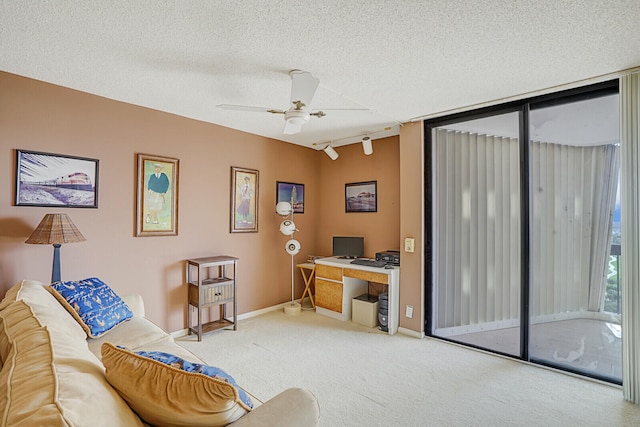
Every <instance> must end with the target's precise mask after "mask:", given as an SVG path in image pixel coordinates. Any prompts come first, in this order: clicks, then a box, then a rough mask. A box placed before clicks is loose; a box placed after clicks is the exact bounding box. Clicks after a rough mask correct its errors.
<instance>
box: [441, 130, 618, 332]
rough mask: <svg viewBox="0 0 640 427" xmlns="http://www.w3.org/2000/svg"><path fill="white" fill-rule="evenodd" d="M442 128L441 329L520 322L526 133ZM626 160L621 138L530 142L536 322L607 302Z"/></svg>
mask: <svg viewBox="0 0 640 427" xmlns="http://www.w3.org/2000/svg"><path fill="white" fill-rule="evenodd" d="M435 133H436V134H435V138H434V153H433V155H434V167H433V174H434V176H433V178H434V183H435V185H434V200H433V202H434V203H433V209H434V211H433V215H434V222H433V224H434V230H433V236H434V255H435V257H434V264H433V265H434V298H435V301H436V305H435V307H434V326H435V328H434V333H435V334H436V335H455V334H458V333H468V332H474V331H479V330H489V329H499V328H503V327H513V326H518V325H519V318H520V292H521V282H520V277H521V268H522V266H521V259H520V254H521V251H520V248H521V244H522V243H521V220H522V219H521V214H520V212H521V211H520V200H521V199H520V197H521V184H520V157H519V140H518V139H517V138H509V137H499V136H492V135H482V134H476V133H469V132H463V131H456V130H448V129H441V128H438V129H436V130H435ZM618 165H619V148H618V146H617V145H613V144H612V145H604V146H589V147H584V146H582V147H576V146H568V145H561V144H550V143H540V142H531V144H530V186H531V190H530V198H531V199H530V200H531V215H530V218H531V224H530V230H531V231H530V233H531V234H530V241H531V243H530V244H531V257H530V259H531V265H530V268H529V271H530V273H529V274H530V289H531V294H530V313H529V314H530V316H531V318H532V322H536V320H537V319H544V317H545V316H549V315H554V314H557V313H567V312H574V313H576V312H581V311H587V310H590V311H599V310H601V309H602V307H603V303H604V295H605V288H606V272H607V270H606V268H607V262H608V257H609V251H610V246H611V227H612V219H613V211H614V207H615V195H616V186H617V182H618Z"/></svg>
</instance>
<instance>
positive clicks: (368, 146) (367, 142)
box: [362, 136, 373, 156]
mask: <svg viewBox="0 0 640 427" xmlns="http://www.w3.org/2000/svg"><path fill="white" fill-rule="evenodd" d="M362 151H364V154H365V156H368V155H370V154H373V142H372V141H371V137H369V136H365V137H364V138H362Z"/></svg>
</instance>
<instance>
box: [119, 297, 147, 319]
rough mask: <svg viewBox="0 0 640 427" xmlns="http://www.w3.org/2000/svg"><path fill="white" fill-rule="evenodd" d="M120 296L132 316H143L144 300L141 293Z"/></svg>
mask: <svg viewBox="0 0 640 427" xmlns="http://www.w3.org/2000/svg"><path fill="white" fill-rule="evenodd" d="M120 298H122V301H124V302H125V304H127V306H128V307H129V310H131V312H132V313H133V315H134V316H137V317H144V315H145V313H144V301H143V299H142V296H141V295H122V296H121V297H120Z"/></svg>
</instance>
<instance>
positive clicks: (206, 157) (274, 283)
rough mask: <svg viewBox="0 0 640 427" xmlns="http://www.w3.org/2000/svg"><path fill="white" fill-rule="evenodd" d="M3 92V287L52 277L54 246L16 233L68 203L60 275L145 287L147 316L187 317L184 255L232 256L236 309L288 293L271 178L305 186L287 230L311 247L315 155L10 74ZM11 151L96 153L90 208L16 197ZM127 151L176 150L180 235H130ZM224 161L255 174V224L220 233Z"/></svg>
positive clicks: (0, 78)
mask: <svg viewBox="0 0 640 427" xmlns="http://www.w3.org/2000/svg"><path fill="white" fill-rule="evenodd" d="M0 93H2V96H1V97H0V147H2V150H0V164H2V165H3V167H2V171H3V172H2V175H3V176H4V178H3V180H2V185H0V200H1V201H2V203H0V295H3V294H4V292H5V291H6V290H7V289H8V288H9V287H11V286H12V285H13V284H15V283H17V282H18V281H19V280H21V279H35V280H40V281H43V282H47V281H48V280H50V277H51V262H52V254H53V248H52V247H51V246H49V245H27V244H25V243H24V241H25V240H26V239H27V237H28V236H29V235H30V234H31V232H32V231H33V229H34V228H35V227H36V226H37V224H38V223H39V222H40V220H41V219H42V217H43V216H44V214H45V213H49V212H65V213H67V214H69V215H70V217H71V218H72V220H73V221H74V222H75V224H76V225H77V226H78V228H79V229H80V231H81V232H82V233H83V234H84V236H85V237H86V238H87V241H86V242H82V243H76V244H69V245H64V246H63V247H62V249H61V254H62V262H61V265H62V278H63V280H77V279H82V278H86V277H90V276H98V277H100V278H102V279H103V280H104V281H105V282H106V283H108V284H109V285H111V286H112V287H113V288H114V289H115V290H116V291H117V292H118V293H138V294H142V295H143V297H144V299H145V302H146V307H147V315H148V317H149V318H150V319H151V320H153V321H154V322H156V323H157V324H159V325H160V326H162V327H164V328H166V329H168V330H170V331H176V330H181V329H183V328H184V327H185V326H186V306H185V300H186V286H185V285H184V282H185V279H184V266H185V260H186V259H188V258H194V257H202V256H209V255H219V254H228V255H232V256H237V257H239V258H240V262H239V269H238V270H239V271H238V274H239V281H238V282H239V288H240V289H239V292H238V309H239V310H238V311H239V313H245V312H249V311H252V310H257V309H260V308H264V307H270V306H273V305H276V304H279V303H282V302H285V301H288V300H290V297H291V268H290V265H291V264H290V260H291V259H290V257H289V255H287V253H286V252H285V250H284V244H285V242H286V240H287V237H286V236H284V235H282V234H281V233H280V232H279V230H278V226H279V224H280V221H281V218H280V217H279V216H278V215H276V214H275V208H274V207H275V198H276V195H275V185H276V184H275V183H276V181H288V182H296V183H303V184H305V203H306V204H307V208H306V209H305V213H304V214H302V215H297V216H296V218H295V220H296V225H297V227H298V228H299V229H300V232H299V233H296V238H297V239H299V240H300V241H301V242H302V243H303V247H305V248H311V249H312V251H315V247H316V239H317V238H316V231H315V224H316V222H317V219H318V211H317V207H318V205H319V200H318V199H319V184H320V180H319V159H320V158H321V157H324V156H325V155H324V153H318V152H316V151H315V150H312V149H308V148H303V147H299V146H296V145H292V144H288V143H284V142H280V141H276V140H271V139H267V138H263V137H258V136H255V135H250V134H246V133H243V132H238V131H234V130H231V129H227V128H223V127H220V126H215V125H212V124H208V123H203V122H199V121H195V120H190V119H186V118H183V117H179V116H175V115H171V114H166V113H162V112H159V111H155V110H150V109H146V108H142V107H138V106H133V105H130V104H125V103H121V102H116V101H113V100H109V99H105V98H101V97H98V96H93V95H89V94H86V93H82V92H78V91H74V90H70V89H67V88H62V87H58V86H54V85H50V84H45V83H42V82H38V81H35V80H31V79H27V78H22V77H19V76H15V75H12V74H7V73H0ZM16 149H24V150H35V151H44V152H50V153H58V154H67V155H74V156H81V157H89V158H94V159H99V161H100V163H99V167H100V170H99V206H98V209H72V208H66V209H65V208H43V207H25V206H14V186H15V178H14V171H15V150H16ZM136 153H146V154H155V155H161V156H167V157H175V158H178V159H179V160H180V176H179V228H178V232H179V235H178V236H167V237H157V236H156V237H134V235H135V222H134V221H135V217H134V212H135V200H136V195H135V179H136V166H135V165H136ZM231 166H240V167H245V168H251V169H257V170H259V172H260V176H259V178H260V181H259V190H260V192H259V223H258V226H259V232H258V233H233V234H231V233H229V204H230V203H229V197H230V196H229V195H230V189H229V186H230V167H231ZM307 253H308V251H304V252H302V253H300V254H299V255H298V256H296V262H301V261H303V260H304V259H305V258H306V254H307ZM297 274H299V273H297ZM296 282H297V287H298V289H297V295H300V294H301V293H302V289H301V286H302V279H301V277H299V275H298V277H297V278H296Z"/></svg>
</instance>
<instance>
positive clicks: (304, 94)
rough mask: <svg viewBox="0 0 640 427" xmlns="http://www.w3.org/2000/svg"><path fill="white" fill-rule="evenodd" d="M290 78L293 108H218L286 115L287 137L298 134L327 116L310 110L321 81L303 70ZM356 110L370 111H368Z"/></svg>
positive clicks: (297, 71)
mask: <svg viewBox="0 0 640 427" xmlns="http://www.w3.org/2000/svg"><path fill="white" fill-rule="evenodd" d="M289 76H290V77H291V107H290V108H289V109H288V110H280V109H277V108H264V107H250V106H245V105H231V104H219V105H217V106H216V107H218V108H222V109H224V110H239V111H253V112H259V113H272V114H284V120H285V125H284V133H285V134H286V135H293V134H296V133H298V132H300V131H301V130H302V125H304V124H305V123H308V122H309V120H310V119H311V116H315V117H318V118H320V117H324V116H326V113H325V112H324V111H313V112H312V110H310V109H309V105H310V104H311V100H312V99H313V96H314V95H315V93H316V89H318V85H319V84H320V80H319V79H317V78H316V77H314V76H312V75H311V73H309V72H307V71H301V70H291V71H289ZM355 110H359V111H369V110H368V109H355Z"/></svg>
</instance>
